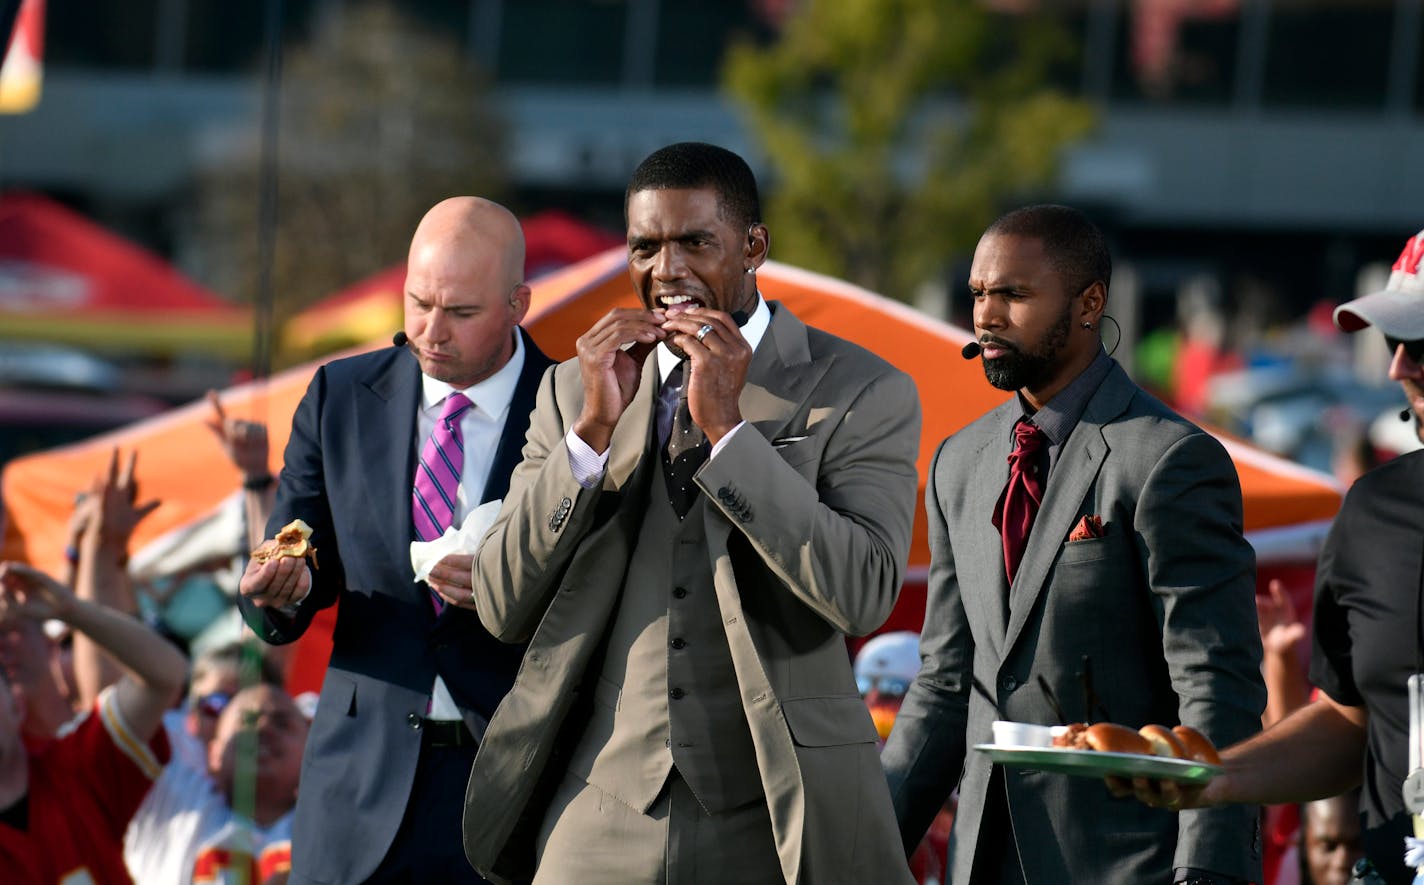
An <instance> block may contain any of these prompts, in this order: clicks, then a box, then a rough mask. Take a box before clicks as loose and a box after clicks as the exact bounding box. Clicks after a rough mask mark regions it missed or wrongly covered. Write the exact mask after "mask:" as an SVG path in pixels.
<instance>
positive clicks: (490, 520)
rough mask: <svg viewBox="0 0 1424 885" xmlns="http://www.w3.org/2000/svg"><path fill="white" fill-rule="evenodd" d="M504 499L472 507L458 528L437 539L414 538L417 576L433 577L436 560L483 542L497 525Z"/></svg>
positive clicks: (413, 565) (412, 548)
mask: <svg viewBox="0 0 1424 885" xmlns="http://www.w3.org/2000/svg"><path fill="white" fill-rule="evenodd" d="M502 503H503V500H502V499H500V500H495V501H486V502H485V503H483V504H481V505H480V506H478V507H476V508H475V509H474V510H471V511H470V515H469V516H467V517H465V521H464V523H463V524H462V525H461V526H460V527H459V528H458V529H457V528H455V527H454V526H451V527H450V528H448V529H446V530H445V534H443V535H441V536H440V537H438V538H436V539H435V540H434V541H411V542H410V567H411V568H412V569H414V570H415V579H416V580H417V581H424V580H425V579H426V578H428V577H430V570H431V569H433V568H434V567H435V564H436V563H438V562H439V561H440V560H442V559H444V558H445V557H447V556H449V555H450V554H451V553H474V552H475V549H476V548H477V547H479V546H480V539H481V538H483V537H484V536H485V532H487V531H489V527H490V526H492V525H494V518H495V517H496V516H497V515H499V505H500V504H502Z"/></svg>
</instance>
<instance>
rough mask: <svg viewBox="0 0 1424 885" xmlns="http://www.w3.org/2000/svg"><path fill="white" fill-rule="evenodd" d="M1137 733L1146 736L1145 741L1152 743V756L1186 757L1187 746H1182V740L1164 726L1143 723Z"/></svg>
mask: <svg viewBox="0 0 1424 885" xmlns="http://www.w3.org/2000/svg"><path fill="white" fill-rule="evenodd" d="M1137 733H1138V734H1140V735H1142V736H1143V737H1145V738H1147V742H1148V743H1149V744H1151V745H1152V754H1153V755H1154V756H1166V757H1167V758H1169V759H1185V758H1187V748H1186V747H1184V746H1182V742H1181V741H1180V740H1179V739H1178V738H1177V736H1176V735H1175V734H1173V733H1172V731H1171V730H1170V729H1168V728H1167V727H1166V726H1163V725H1144V726H1142V727H1141V728H1139V729H1138V730H1137Z"/></svg>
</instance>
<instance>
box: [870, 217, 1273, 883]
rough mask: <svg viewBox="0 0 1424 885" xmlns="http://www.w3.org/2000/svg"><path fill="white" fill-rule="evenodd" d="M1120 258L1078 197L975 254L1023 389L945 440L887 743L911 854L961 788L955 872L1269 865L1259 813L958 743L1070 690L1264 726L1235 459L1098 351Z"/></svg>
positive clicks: (997, 330)
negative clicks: (1133, 795) (916, 618)
mask: <svg viewBox="0 0 1424 885" xmlns="http://www.w3.org/2000/svg"><path fill="white" fill-rule="evenodd" d="M1110 275H1111V259H1110V257H1109V255H1108V250H1107V246H1106V244H1105V242H1104V240H1103V237H1102V234H1101V233H1100V232H1099V231H1098V229H1097V228H1096V227H1094V226H1093V224H1092V223H1091V222H1090V221H1088V219H1087V218H1086V217H1084V216H1083V215H1082V213H1080V212H1078V211H1077V210H1074V209H1070V208H1068V207H1064V206H1031V207H1028V208H1024V209H1020V210H1017V211H1014V212H1011V213H1009V214H1007V215H1005V216H1003V217H1002V218H1000V219H999V220H998V221H996V222H994V224H993V225H991V226H990V227H989V229H988V231H986V232H985V234H984V236H983V237H982V238H981V239H980V241H979V246H978V248H977V249H976V250H975V253H974V262H973V266H972V268H971V270H970V278H969V285H970V290H971V292H972V293H973V296H974V327H975V332H976V334H977V335H978V343H979V345H980V347H981V348H982V354H983V364H984V372H985V375H986V376H987V377H988V379H989V381H990V383H992V384H993V385H994V386H995V387H998V388H1000V389H1003V390H1013V391H1016V395H1015V396H1014V397H1013V398H1012V399H1010V400H1009V401H1008V402H1006V403H1004V405H1002V406H1000V407H999V408H997V409H994V410H993V411H991V412H989V413H988V414H987V415H985V416H984V417H982V418H980V419H979V420H977V421H975V422H974V423H973V424H971V425H969V426H968V427H966V428H965V429H964V430H962V431H960V432H959V433H956V434H954V435H953V436H951V437H949V438H948V439H947V440H945V441H944V442H943V443H942V444H941V446H940V448H939V451H938V452H937V453H936V455H935V458H934V462H933V466H932V468H931V473H930V478H929V483H928V487H927V489H926V493H925V506H926V509H927V511H928V516H929V537H930V551H931V564H930V580H929V600H928V610H927V613H926V616H925V625H924V630H923V633H922V635H921V641H920V654H921V657H922V659H923V663H922V667H921V670H920V673H919V676H918V677H917V678H916V680H915V683H914V685H913V686H912V687H911V689H910V692H909V694H908V696H907V697H906V699H905V702H904V705H903V706H902V707H901V709H900V712H899V715H898V716H897V717H896V720H895V728H894V731H893V732H892V733H891V735H890V739H889V742H888V743H887V745H886V747H885V750H884V754H883V756H882V760H883V762H884V765H885V768H886V772H887V774H888V777H889V781H890V788H891V796H892V799H893V801H894V803H895V810H896V813H897V815H898V816H899V820H900V828H901V836H902V838H903V839H904V843H905V846H906V849H907V850H909V849H912V848H913V847H914V846H915V844H916V843H918V842H919V839H920V836H921V834H922V833H923V832H924V829H925V827H926V825H927V824H928V822H929V821H930V819H931V818H932V817H933V815H934V813H935V811H936V810H937V809H938V808H939V807H940V805H941V803H942V802H943V801H944V799H945V797H946V796H947V795H948V794H949V793H950V791H951V790H953V789H954V788H955V785H956V784H958V786H959V790H960V795H959V809H958V813H957V816H956V818H955V821H954V830H953V832H952V834H951V837H950V845H949V863H950V868H951V870H952V874H951V877H952V880H953V881H955V882H961V883H979V882H994V883H1000V882H1010V883H1012V882H1029V883H1039V882H1094V883H1104V882H1121V883H1134V885H1136V883H1152V882H1157V883H1163V885H1167V883H1172V882H1182V881H1186V882H1193V883H1196V882H1234V881H1246V880H1256V881H1259V879H1260V877H1261V867H1260V848H1261V846H1260V834H1259V827H1258V824H1257V822H1256V815H1255V812H1254V810H1253V809H1249V808H1233V809H1213V810H1209V811H1198V812H1190V813H1184V814H1182V815H1180V819H1179V817H1178V816H1174V815H1172V814H1169V813H1166V812H1163V811H1151V812H1144V810H1143V809H1142V808H1141V807H1140V806H1138V805H1136V804H1135V803H1132V802H1130V801H1129V800H1126V799H1114V798H1112V797H1111V796H1110V795H1109V794H1108V792H1107V790H1106V789H1104V786H1103V783H1102V781H1101V780H1100V779H1098V778H1080V777H1071V776H1068V775H1064V774H1055V773H1047V772H1042V771H1031V770H1018V769H1013V768H1006V767H1002V766H999V765H993V764H991V763H990V762H989V760H988V759H987V757H986V756H984V755H983V754H981V753H975V752H967V751H968V748H969V747H971V746H973V745H975V744H980V743H990V742H991V741H992V738H991V731H990V723H991V722H992V721H993V720H995V719H1008V720H1014V721H1019V722H1036V723H1043V724H1054V723H1056V722H1057V716H1056V713H1055V709H1054V704H1055V702H1056V703H1057V704H1058V705H1059V706H1060V707H1061V708H1062V711H1063V713H1064V715H1066V717H1067V718H1068V719H1069V720H1070V721H1072V720H1079V721H1086V720H1101V719H1110V720H1111V721H1116V722H1119V723H1121V724H1124V725H1128V726H1131V727H1132V728H1134V729H1136V728H1138V727H1140V726H1142V725H1144V724H1145V723H1149V722H1156V723H1161V724H1164V725H1169V726H1170V725H1173V724H1175V723H1178V722H1182V723H1186V724H1188V725H1191V726H1194V727H1196V728H1197V729H1199V730H1200V731H1202V732H1203V733H1205V734H1206V735H1207V736H1208V737H1210V738H1211V739H1212V740H1213V741H1215V742H1216V743H1217V744H1218V745H1221V746H1225V745H1226V744H1228V743H1231V742H1233V741H1236V740H1240V739H1241V738H1243V737H1245V736H1247V735H1249V734H1251V733H1252V732H1254V731H1257V730H1258V729H1259V728H1260V715H1261V711H1262V709H1263V707H1264V704H1265V689H1264V686H1263V685H1262V682H1261V676H1260V671H1259V666H1260V660H1261V645H1260V638H1259V635H1258V632H1257V628H1256V613H1255V607H1254V605H1253V594H1254V574H1255V571H1254V569H1255V560H1254V556H1253V554H1252V550H1251V548H1250V546H1249V545H1248V544H1247V542H1246V541H1245V540H1244V538H1243V537H1242V534H1241V531H1242V517H1241V490H1240V485H1239V483H1238V481H1237V477H1236V472H1235V470H1234V468H1233V466H1232V464H1231V460H1230V458H1229V457H1228V456H1227V454H1226V452H1225V451H1224V450H1223V449H1222V446H1221V445H1220V444H1219V443H1218V442H1217V441H1216V440H1215V439H1213V438H1212V437H1211V436H1209V435H1207V434H1206V433H1204V432H1202V431H1201V430H1200V429H1199V428H1197V427H1194V426H1193V425H1191V424H1190V423H1188V422H1187V421H1186V420H1184V419H1182V418H1181V417H1180V416H1178V415H1176V414H1175V413H1173V412H1172V411H1170V410H1169V409H1167V408H1166V407H1165V406H1163V405H1162V404H1161V403H1160V402H1158V401H1157V400H1155V399H1153V398H1152V397H1151V396H1149V395H1148V394H1146V393H1145V392H1143V391H1142V390H1141V389H1139V388H1138V387H1137V386H1136V385H1135V384H1133V383H1132V381H1131V380H1129V379H1128V377H1127V375H1126V374H1125V373H1124V372H1123V370H1122V368H1121V367H1119V366H1118V365H1117V363H1116V362H1114V361H1113V360H1112V358H1111V357H1109V356H1108V355H1107V354H1106V353H1104V352H1103V348H1102V343H1101V340H1100V337H1099V331H1098V330H1099V325H1100V322H1101V319H1102V315H1103V311H1104V308H1105V306H1106V303H1107V297H1108V282H1109V277H1110ZM1006 455H1007V456H1008V463H1007V464H1006V463H1005V456H1006ZM1045 477H1046V481H1045V479H1044V478H1045ZM1085 683H1088V684H1087V685H1086V690H1085Z"/></svg>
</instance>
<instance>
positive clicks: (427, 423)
mask: <svg viewBox="0 0 1424 885" xmlns="http://www.w3.org/2000/svg"><path fill="white" fill-rule="evenodd" d="M523 370H524V336H522V335H520V334H519V332H518V331H517V330H516V331H515V333H514V355H513V356H511V357H510V358H509V362H507V363H505V364H504V366H503V367H502V368H500V370H499V371H498V372H495V373H494V374H493V375H491V376H489V377H488V378H486V379H485V380H483V381H480V382H478V383H476V384H472V385H470V386H469V387H466V388H465V389H464V390H462V391H460V393H463V394H464V395H465V397H466V398H467V399H468V400H469V401H470V407H469V408H468V409H466V410H465V412H464V414H463V415H461V416H460V435H461V439H462V440H463V443H464V446H465V461H464V464H463V465H461V467H460V488H459V490H458V491H457V492H456V495H455V512H454V513H453V514H452V515H451V524H452V525H459V524H460V523H462V522H464V521H465V517H466V516H469V515H470V511H471V510H474V509H475V508H476V507H478V506H479V505H480V498H481V497H482V496H483V495H484V492H485V483H486V482H488V481H489V472H490V467H491V466H492V465H493V464H494V453H495V450H496V449H497V448H499V437H500V435H501V434H502V433H504V421H505V418H507V417H508V416H509V404H510V403H511V402H512V401H513V400H514V388H515V387H516V386H517V385H518V384H519V373H520V372H522V371H523ZM420 381H421V391H420V407H419V408H418V409H416V410H415V432H416V437H415V448H416V451H417V452H418V451H420V450H421V449H423V448H424V447H425V442H426V440H428V439H430V434H432V433H434V432H435V422H436V421H438V420H440V413H441V411H443V410H444V408H445V400H446V398H447V397H449V396H450V394H451V393H454V392H455V388H453V387H451V386H450V385H449V384H446V383H445V382H444V381H436V380H435V379H434V378H431V377H430V376H429V375H421V376H420ZM411 482H412V486H413V485H414V477H412V478H411ZM425 715H426V718H427V719H446V720H453V719H459V718H460V708H459V706H458V705H456V703H455V699H454V698H452V697H451V696H450V689H448V688H446V687H445V680H443V679H441V678H440V677H439V676H438V675H437V676H436V677H435V684H434V686H432V687H431V690H430V710H429V711H428V712H427V713H426V714H425Z"/></svg>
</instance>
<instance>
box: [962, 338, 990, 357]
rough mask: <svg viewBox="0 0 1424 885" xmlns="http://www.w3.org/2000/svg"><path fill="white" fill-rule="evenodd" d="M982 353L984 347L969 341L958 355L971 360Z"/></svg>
mask: <svg viewBox="0 0 1424 885" xmlns="http://www.w3.org/2000/svg"><path fill="white" fill-rule="evenodd" d="M983 352H984V345H982V344H980V343H979V342H978V341H971V342H969V343H968V344H966V345H964V347H963V348H961V349H960V351H959V355H960V356H962V357H964V358H965V359H967V360H972V359H974V358H975V357H976V356H978V355H979V354H981V353H983Z"/></svg>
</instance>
